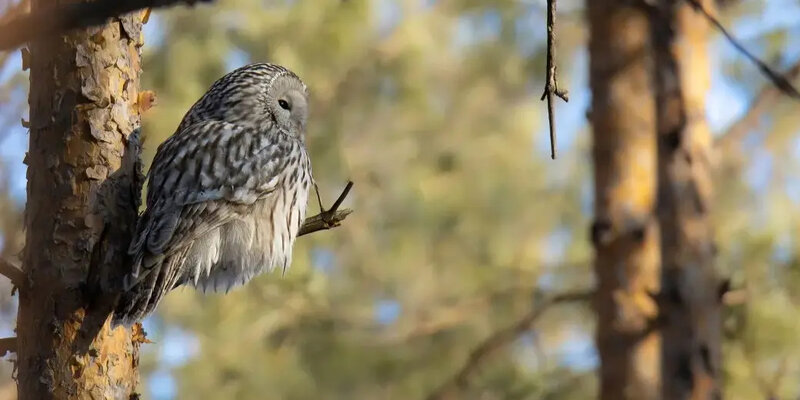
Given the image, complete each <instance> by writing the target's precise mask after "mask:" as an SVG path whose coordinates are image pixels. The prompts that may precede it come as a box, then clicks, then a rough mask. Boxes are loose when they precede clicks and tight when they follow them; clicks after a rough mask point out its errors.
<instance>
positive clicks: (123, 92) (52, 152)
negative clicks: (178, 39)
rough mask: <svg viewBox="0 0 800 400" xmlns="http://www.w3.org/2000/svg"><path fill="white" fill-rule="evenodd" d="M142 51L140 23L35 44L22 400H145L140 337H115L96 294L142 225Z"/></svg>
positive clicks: (41, 4)
mask: <svg viewBox="0 0 800 400" xmlns="http://www.w3.org/2000/svg"><path fill="white" fill-rule="evenodd" d="M58 3H59V2H58V1H57V0H33V1H32V5H31V7H32V11H33V12H36V11H37V10H43V9H46V8H48V7H52V6H55V5H57V4H58ZM141 45H142V34H141V19H140V15H139V14H138V13H136V14H131V15H127V16H124V17H121V18H116V19H114V20H112V21H111V22H109V23H108V24H106V25H103V26H99V27H96V28H91V29H88V30H84V31H77V32H72V33H70V34H69V35H67V36H54V37H50V38H47V39H42V40H39V41H36V42H35V43H31V45H30V79H31V86H30V87H31V89H30V97H29V103H30V115H31V121H30V147H29V151H28V154H27V157H26V163H27V165H28V202H27V209H26V213H25V225H26V235H27V236H26V246H25V251H24V260H23V262H24V269H25V272H26V273H27V276H28V286H27V287H25V288H22V289H21V292H20V305H19V316H18V321H17V335H18V338H19V342H18V360H19V362H18V368H19V369H18V389H19V398H20V399H23V400H24V399H37V400H38V399H129V398H136V397H137V396H138V395H137V394H136V393H135V388H136V385H137V383H138V372H137V366H138V348H139V344H140V343H141V341H142V340H143V332H142V331H141V328H140V326H135V327H134V328H133V331H130V330H126V329H124V328H117V329H116V330H113V331H112V330H110V329H109V327H108V321H107V318H106V317H107V316H108V311H109V310H110V307H111V305H113V304H112V303H113V301H114V299H113V296H112V297H111V298H109V296H108V295H102V294H101V293H100V292H99V291H98V290H97V288H98V284H99V283H101V282H104V283H108V282H112V281H113V279H112V278H113V275H114V274H115V273H116V272H117V271H119V270H120V269H122V263H123V262H124V254H125V249H126V247H127V244H128V241H129V232H130V231H131V227H132V225H133V224H134V223H135V218H136V211H137V209H136V207H137V205H138V201H139V192H138V190H139V188H140V186H138V185H139V183H140V181H141V171H140V164H139V162H138V131H137V133H136V134H132V133H133V132H134V130H135V129H137V128H138V126H139V113H138V111H137V105H136V101H137V97H138V87H139V74H140V69H141V68H140V48H141Z"/></svg>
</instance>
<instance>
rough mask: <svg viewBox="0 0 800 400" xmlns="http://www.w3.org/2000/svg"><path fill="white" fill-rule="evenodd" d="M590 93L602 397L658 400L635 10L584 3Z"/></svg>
mask: <svg viewBox="0 0 800 400" xmlns="http://www.w3.org/2000/svg"><path fill="white" fill-rule="evenodd" d="M586 5H587V9H588V18H589V24H590V36H589V37H590V43H589V52H590V57H591V62H590V84H591V89H592V111H591V116H590V119H591V123H592V131H593V151H592V155H593V158H594V166H595V168H594V178H595V221H594V223H593V225H592V230H591V234H592V242H593V245H594V247H595V252H596V260H595V271H596V274H597V282H598V293H597V297H596V299H595V308H596V310H597V315H598V322H597V337H596V340H597V348H598V351H599V353H600V361H601V365H600V398H601V399H607V400H625V399H631V400H634V399H635V400H648V399H657V398H660V387H659V380H660V372H659V371H660V369H659V367H660V361H659V348H660V347H659V346H660V343H659V335H658V334H657V333H656V332H655V331H654V329H653V327H654V325H655V324H654V323H653V321H654V320H655V318H656V316H657V307H656V304H655V301H654V300H653V296H652V294H653V293H656V292H658V284H659V237H658V226H657V222H656V220H655V216H654V215H653V212H654V209H655V197H656V135H655V132H656V131H655V115H654V110H655V105H654V102H653V100H654V97H653V91H652V87H651V69H650V65H651V64H650V47H649V40H648V37H649V33H650V28H649V22H648V17H647V15H645V13H644V12H642V11H641V8H639V7H637V5H636V4H634V3H633V2H629V1H624V0H587V2H586Z"/></svg>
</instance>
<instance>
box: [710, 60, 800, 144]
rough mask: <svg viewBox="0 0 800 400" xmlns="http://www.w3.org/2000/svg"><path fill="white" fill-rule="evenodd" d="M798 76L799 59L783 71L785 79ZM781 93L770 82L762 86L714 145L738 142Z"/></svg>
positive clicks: (799, 68) (799, 69)
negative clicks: (747, 106) (739, 116)
mask: <svg viewBox="0 0 800 400" xmlns="http://www.w3.org/2000/svg"><path fill="white" fill-rule="evenodd" d="M798 76H800V60H798V61H796V62H795V63H794V65H792V66H791V67H789V69H787V70H786V72H784V73H783V78H784V79H786V80H787V81H791V80H794V79H797V77H798ZM781 93H782V91H781V90H780V89H779V88H778V87H776V86H774V85H771V84H770V85H766V86H765V87H764V88H762V89H761V91H760V92H759V93H758V95H757V96H756V98H755V99H754V100H753V102H752V103H751V104H750V108H749V109H748V110H747V112H746V113H745V114H744V115H743V116H742V117H741V118H739V120H738V121H736V122H734V123H733V124H732V125H731V126H730V127H729V128H728V129H727V130H726V131H725V132H724V133H723V134H721V135H719V136H718V137H717V139H716V140H715V141H714V144H715V146H717V147H718V148H722V149H727V148H729V147H730V146H732V145H733V144H735V143H738V142H740V141H741V140H742V139H743V138H744V137H745V135H747V133H748V132H749V131H750V130H751V129H753V128H754V127H755V126H756V125H758V122H759V119H760V117H761V116H762V115H763V114H764V113H765V112H767V111H769V110H770V109H771V108H772V106H773V105H774V104H775V103H777V102H778V99H779V98H780V96H781Z"/></svg>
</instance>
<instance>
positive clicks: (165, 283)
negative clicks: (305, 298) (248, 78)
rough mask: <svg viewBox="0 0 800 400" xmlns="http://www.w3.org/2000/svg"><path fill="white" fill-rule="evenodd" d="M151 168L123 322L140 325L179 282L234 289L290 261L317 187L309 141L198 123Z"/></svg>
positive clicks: (165, 149) (132, 251)
mask: <svg viewBox="0 0 800 400" xmlns="http://www.w3.org/2000/svg"><path fill="white" fill-rule="evenodd" d="M150 171H151V172H150V176H149V186H148V195H147V210H146V212H145V213H144V214H143V215H142V217H141V219H140V221H139V224H138V226H137V234H136V236H135V237H134V240H133V241H132V243H131V246H130V248H129V253H130V254H131V256H132V258H133V260H134V261H133V265H132V269H131V271H130V273H129V274H128V276H127V277H126V282H125V286H126V291H127V292H128V293H125V294H123V300H122V301H121V302H120V306H121V307H122V309H118V310H117V311H116V312H115V315H116V316H117V317H118V318H117V319H119V321H118V323H126V324H127V323H130V322H132V321H135V320H139V319H141V318H142V317H143V316H144V315H146V314H148V313H149V312H151V311H152V310H153V309H154V308H155V306H156V305H157V304H158V302H159V301H160V299H161V298H162V297H163V296H164V295H165V294H166V293H167V292H168V291H170V290H171V289H173V288H174V287H176V286H179V285H183V284H193V285H195V286H196V287H199V288H202V289H203V290H213V291H221V290H224V291H228V290H230V289H231V288H233V287H236V286H238V285H241V284H244V283H246V282H247V281H249V280H250V279H251V278H253V277H254V276H256V275H257V274H259V273H261V272H263V271H265V270H272V269H273V268H275V267H277V266H280V267H281V268H282V269H283V270H284V271H285V270H286V268H287V267H288V266H289V265H290V264H291V260H292V245H293V243H294V240H295V238H296V237H297V233H298V232H299V229H300V226H301V225H302V223H303V221H304V219H305V215H306V203H307V199H308V192H309V188H310V186H311V182H312V177H311V163H310V161H309V157H308V154H307V152H306V149H305V145H304V143H303V142H302V141H301V140H299V139H297V138H295V137H292V136H290V135H288V134H285V133H284V132H281V131H279V130H274V129H267V130H265V131H262V132H257V131H254V130H252V129H249V128H243V127H239V126H236V125H232V124H229V123H225V122H220V121H204V122H198V123H195V124H192V125H190V126H188V127H187V128H186V129H185V130H184V131H182V132H179V133H177V134H176V135H174V136H172V137H171V138H170V139H169V140H167V141H166V142H165V143H164V144H163V145H162V146H160V147H159V150H158V153H157V156H156V158H155V159H154V162H153V166H152V167H151V170H150ZM126 296H128V297H130V299H125V297H126Z"/></svg>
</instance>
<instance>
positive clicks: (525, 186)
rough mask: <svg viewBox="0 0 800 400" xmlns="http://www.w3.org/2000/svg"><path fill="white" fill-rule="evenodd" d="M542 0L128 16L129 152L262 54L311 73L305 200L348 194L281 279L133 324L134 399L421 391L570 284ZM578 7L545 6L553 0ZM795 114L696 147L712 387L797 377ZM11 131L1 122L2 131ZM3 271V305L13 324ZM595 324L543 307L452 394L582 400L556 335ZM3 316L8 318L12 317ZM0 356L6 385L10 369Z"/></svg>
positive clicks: (591, 386) (351, 3) (777, 35)
mask: <svg viewBox="0 0 800 400" xmlns="http://www.w3.org/2000/svg"><path fill="white" fill-rule="evenodd" d="M542 3H543V2H528V1H516V0H514V1H512V0H501V1H479V0H461V1H453V0H438V1H425V0H414V1H411V0H402V1H401V0H375V1H368V0H345V1H341V0H336V1H334V0H292V1H289V0H284V1H279V0H261V1H255V0H222V1H219V2H216V3H214V5H213V6H198V7H195V8H183V7H180V8H175V9H171V10H168V11H164V12H161V11H158V12H155V13H154V20H153V21H151V23H150V24H151V25H150V26H148V28H155V29H150V30H149V31H148V33H151V32H153V31H155V32H157V33H158V34H159V35H163V37H161V38H159V40H158V41H157V43H154V42H156V40H155V39H156V38H155V37H154V35H148V36H146V38H145V42H146V43H147V44H146V46H145V52H146V59H145V65H144V78H145V80H144V83H143V89H149V90H154V91H155V92H156V93H157V95H158V105H157V107H156V108H154V109H152V110H150V111H149V112H148V114H147V115H146V116H145V118H144V119H145V129H144V130H145V135H146V143H145V147H146V148H145V159H146V160H149V159H151V158H152V156H153V154H154V152H155V149H156V147H157V145H158V144H159V143H160V142H161V141H163V140H164V139H165V138H166V137H167V136H168V135H170V134H171V133H172V131H173V130H174V129H175V127H176V126H177V124H178V121H179V120H180V118H181V117H182V116H183V114H184V112H185V111H186V110H187V109H188V108H189V107H190V106H191V104H192V102H194V101H195V100H196V99H197V98H198V97H199V96H200V95H201V94H202V93H203V92H204V91H205V90H206V89H207V88H208V86H209V85H210V83H211V82H213V81H214V80H215V79H216V78H218V77H219V76H221V75H222V74H223V73H225V72H226V71H227V70H229V69H230V68H232V67H235V66H238V65H231V64H230V60H231V59H233V60H239V61H241V62H244V61H242V60H244V59H246V60H249V61H273V62H277V63H281V64H285V65H287V66H289V67H290V68H292V69H293V70H295V71H296V72H298V74H299V75H300V76H301V77H302V78H303V79H304V80H305V81H306V83H307V84H308V86H309V88H310V89H311V93H312V101H313V103H312V116H311V121H310V132H309V136H308V140H309V143H310V146H311V155H312V160H313V166H314V171H315V176H316V178H317V181H318V182H319V183H320V185H321V191H322V195H323V201H325V202H326V203H327V204H329V203H330V202H331V201H332V200H333V199H334V198H335V197H336V196H337V195H338V193H339V191H340V190H341V188H342V187H343V186H344V183H345V181H346V180H347V179H352V180H353V181H354V182H355V184H356V186H355V188H354V191H353V192H352V193H351V196H350V199H349V200H348V203H347V204H346V206H348V207H351V208H354V209H355V210H356V211H355V213H354V214H353V215H351V216H350V217H349V218H348V219H347V220H346V221H345V222H344V224H343V226H341V227H339V228H337V229H335V230H333V231H328V232H320V233H316V234H313V235H311V236H305V237H302V238H301V239H299V242H298V244H297V247H296V249H295V260H294V263H293V265H292V268H291V269H290V270H289V272H288V273H287V274H286V276H285V277H281V276H280V274H278V273H276V274H273V275H267V276H262V277H259V278H257V279H256V280H254V281H253V282H251V283H250V284H248V285H247V286H245V287H244V288H241V289H239V290H236V291H234V292H231V293H230V294H228V295H226V296H221V295H202V294H198V293H195V292H194V291H192V290H178V291H176V292H175V293H173V294H171V295H170V296H168V298H167V300H166V302H165V303H164V304H163V305H162V307H161V309H160V310H159V314H158V316H157V317H156V318H153V319H151V320H150V321H148V329H149V331H150V333H151V339H152V340H154V341H155V342H156V343H155V344H151V345H145V347H144V352H145V355H144V359H143V361H142V366H143V370H144V371H143V377H145V382H144V383H145V388H144V391H145V396H146V397H147V396H148V391H147V389H148V388H149V389H153V392H152V393H156V392H157V389H158V387H159V386H160V385H159V384H158V383H156V382H155V381H147V380H146V377H148V376H155V375H151V374H154V373H156V372H159V373H160V372H163V371H164V370H168V371H169V372H170V373H171V374H173V376H174V377H176V379H177V384H178V387H177V397H178V398H181V399H244V400H246V399H419V398H424V396H426V395H427V394H428V393H430V392H431V391H432V390H433V389H434V388H435V387H437V386H438V385H440V384H441V383H442V382H444V381H445V380H447V379H449V378H450V377H451V376H452V374H454V373H455V372H456V371H457V370H458V368H460V367H461V366H462V365H463V363H464V362H466V358H467V355H468V353H469V351H470V350H471V349H472V348H473V347H474V346H475V345H476V344H477V343H479V342H480V341H482V340H483V339H485V338H486V337H488V336H489V335H491V334H492V332H494V331H496V330H497V329H500V328H502V327H505V326H507V325H509V324H511V323H513V322H514V321H516V320H517V319H518V318H520V316H522V315H523V314H524V313H526V312H527V311H528V310H529V309H530V307H531V305H532V304H534V303H536V301H535V299H534V296H533V295H532V291H533V290H534V289H535V288H538V289H540V290H542V291H547V292H560V291H564V290H569V289H570V288H574V287H581V288H583V287H587V286H589V285H591V282H592V280H593V274H592V271H591V268H590V266H591V257H592V252H591V248H590V245H589V243H588V241H587V239H586V238H587V232H586V231H587V228H588V220H589V218H590V217H591V212H592V210H591V206H590V205H587V204H585V203H587V198H588V197H589V196H590V194H591V192H592V191H591V188H590V184H589V182H591V166H590V162H589V158H590V157H589V146H590V143H589V142H588V134H587V133H586V132H585V131H583V130H582V129H581V130H579V131H578V132H577V133H574V132H573V133H572V136H576V137H575V138H574V139H573V140H572V141H571V142H572V145H571V146H569V147H564V146H563V145H562V146H561V147H560V149H559V150H560V151H559V154H560V158H559V160H557V161H555V162H553V161H549V159H548V158H547V156H548V152H547V150H546V147H545V146H542V143H544V140H545V135H546V133H545V131H544V130H543V128H545V125H544V124H543V122H544V121H545V119H544V116H543V104H542V103H540V102H539V95H540V94H541V92H540V91H541V88H542V82H541V81H540V79H541V77H542V76H543V68H544V59H543V55H542V54H541V49H542V46H543V42H542V38H543V37H544V18H545V14H544V12H543V9H542V7H541V5H540V4H542ZM577 3H579V2H575V1H573V2H570V1H560V2H559V4H560V6H561V8H562V10H565V9H571V10H574V9H578V8H579V6H576V4H577ZM761 6H762V2H739V3H737V4H736V5H734V6H731V7H732V8H729V9H725V10H722V11H723V13H724V17H727V18H726V19H724V22H725V23H726V24H728V25H735V22H736V21H738V20H739V19H740V18H744V17H750V18H754V17H756V16H757V15H758V14H759V13H760V12H761V9H760V7H761ZM559 22H560V26H559V27H558V33H559V44H558V47H559V54H560V56H561V57H560V59H559V65H560V67H561V68H560V70H559V72H560V75H561V76H562V79H563V80H564V82H563V83H562V85H563V86H565V87H567V88H568V89H570V91H571V93H572V94H573V103H570V105H568V106H562V105H559V109H558V110H559V113H560V115H562V116H563V115H564V113H566V110H567V109H569V108H574V107H579V106H580V104H581V103H580V98H581V93H583V94H584V95H585V94H586V91H587V90H588V89H587V88H586V87H580V86H577V82H585V79H581V80H578V79H577V78H582V77H577V76H576V77H570V74H571V73H573V72H576V71H575V70H574V69H573V68H572V65H573V64H574V63H577V62H578V61H579V58H576V57H574V54H576V52H578V51H582V50H585V43H586V37H585V32H584V31H583V27H582V25H583V24H582V21H581V20H580V19H577V18H574V17H560V20H559ZM154 24H155V26H154ZM734 32H735V31H734ZM788 36H790V35H787V34H786V33H785V29H780V28H779V29H777V30H776V31H775V32H767V33H766V35H765V36H764V37H763V38H750V39H751V40H750V41H748V42H747V44H748V45H750V46H758V45H761V46H762V47H763V48H764V49H765V50H764V51H762V52H761V53H760V54H762V55H764V56H765V57H766V58H767V59H771V58H774V57H773V54H776V53H778V54H779V53H782V52H785V51H786V50H785V47H786V46H787V45H788V43H787V41H788V42H791V40H790V39H789V38H788ZM717 47H721V48H727V47H726V45H725V44H724V43H721V44H720V46H717ZM12 57H18V56H17V55H12ZM2 60H5V61H6V63H7V62H8V61H7V60H8V58H5V57H3V55H2V54H0V61H2ZM583 62H585V58H584V59H583ZM0 70H2V69H0ZM577 72H578V73H585V71H582V70H580V69H578V70H577ZM712 73H713V74H715V75H719V74H723V75H724V76H725V77H727V78H728V80H734V81H737V82H738V84H739V86H740V87H741V88H743V89H744V91H745V92H744V93H742V95H744V96H745V98H747V99H750V98H753V97H754V96H755V93H756V92H757V91H758V90H759V88H760V86H761V85H762V84H763V82H764V81H763V80H759V79H754V78H753V77H754V76H756V75H757V71H755V69H753V68H752V67H751V66H749V65H748V64H746V63H745V62H743V61H742V60H741V58H739V57H724V58H723V59H722V61H720V62H719V65H715V70H714V71H713V72H712ZM0 76H3V77H5V75H0ZM570 78H575V79H572V81H570ZM24 83H25V77H24V75H23V74H22V73H19V74H11V77H10V78H9V79H7V80H5V81H3V82H0V104H2V105H3V107H2V108H3V111H2V115H0V117H1V118H2V121H1V122H2V123H3V125H2V128H3V129H2V130H3V131H5V130H6V127H7V126H11V125H14V126H16V125H17V123H18V121H19V118H20V116H21V115H20V114H21V113H20V112H18V111H19V110H23V109H24V107H25V99H24V96H20V95H19V93H23V94H24V88H25V86H24ZM573 83H574V84H573ZM15 93H16V95H15ZM584 97H585V96H584ZM576 102H577V103H576ZM584 104H585V102H584ZM573 111H574V110H573ZM796 111H797V109H796V104H794V103H789V102H783V103H781V104H780V105H779V106H777V107H774V108H773V109H772V110H770V112H769V113H768V117H769V118H767V119H766V123H765V124H763V125H762V126H760V127H757V128H755V129H753V132H752V134H751V135H748V138H747V141H746V142H745V143H744V144H742V145H741V146H740V147H739V148H736V149H732V150H731V152H729V153H725V154H720V155H719V156H720V159H719V160H717V161H719V163H718V164H717V168H718V176H717V182H716V191H717V197H716V203H715V204H714V214H715V226H716V233H717V235H716V236H717V241H718V246H719V257H718V266H719V268H720V270H721V271H722V272H723V274H725V275H726V276H730V277H731V280H732V283H733V286H735V287H737V288H745V289H746V291H747V296H746V300H745V302H744V303H742V304H736V305H731V306H729V307H727V308H726V311H725V321H724V323H725V342H724V360H723V371H724V379H725V392H726V397H727V398H730V399H733V400H738V399H741V400H749V399H754V398H765V397H767V395H774V396H776V397H777V398H795V397H797V396H798V395H800V387H798V386H797V385H796V384H795V383H794V381H793V380H792V379H791V377H794V376H797V374H798V373H800V346H798V345H797V343H796V342H797V339H796V338H797V337H798V335H799V334H800V325H798V322H797V321H800V318H798V312H797V310H798V305H800V295H798V293H800V261H798V255H797V245H796V243H797V235H798V231H797V229H798V226H800V225H798V222H800V213H798V211H797V210H798V208H797V203H798V200H799V199H798V196H799V195H798V191H797V190H798V189H797V187H798V186H797V185H798V182H800V180H798V178H800V177H799V176H798V175H797V171H800V165H799V164H798V163H799V162H798V161H797V160H798V157H797V149H798V143H800V142H799V141H798V138H797V134H798V131H797V128H796V127H797V126H798V124H799V123H800V121H798V118H800V117H799V115H800V114H798V113H797V112H796ZM570 115H581V113H580V112H572V113H571V114H570ZM564 125H566V124H562V125H561V127H560V128H562V129H561V133H562V135H570V133H569V132H566V133H565V132H564V129H563V126H564ZM578 125H582V124H578ZM8 140H9V139H7V138H5V137H4V132H2V131H0V148H3V146H8V145H9V144H8V143H10V142H9V141H8ZM562 144H563V143H562ZM22 150H24V149H21V150H20V151H22ZM3 154H4V155H6V154H8V153H6V152H3ZM765 165H767V166H768V167H769V168H765ZM7 167H8V166H7V165H5V164H0V172H1V174H0V176H2V177H3V178H0V192H2V195H0V232H1V233H2V239H3V240H2V245H0V246H2V248H3V251H2V256H3V257H6V258H12V259H13V257H14V255H15V254H17V252H19V251H20V249H21V248H22V244H23V243H22V239H23V236H24V235H23V234H22V231H21V222H22V220H21V205H20V204H17V203H15V202H14V201H13V200H12V199H11V196H9V195H8V193H7V192H8V185H6V180H5V177H6V176H9V171H11V170H13V169H9V168H7ZM764 171H766V172H764ZM753 182H756V183H758V184H755V185H754V184H753ZM315 204H316V202H315V201H313V200H312V201H311V202H310V211H311V212H314V211H315V210H316V206H315ZM561 247H563V249H562V248H561ZM4 282H5V281H2V282H0V284H2V285H6V283H4ZM7 289H8V288H7V286H3V287H0V294H2V295H3V297H2V298H0V306H2V308H0V311H3V314H2V315H3V320H4V321H11V320H12V316H13V313H10V312H8V311H10V310H12V309H13V304H14V303H13V299H11V297H10V296H8V293H9V290H7ZM6 317H7V318H6ZM592 319H593V316H592V313H591V309H590V308H589V307H588V305H587V304H582V305H577V306H573V307H559V308H557V309H554V310H551V311H549V312H548V313H547V314H545V315H544V316H543V317H542V319H540V320H538V321H537V323H536V325H535V326H534V328H533V329H532V330H531V331H530V332H529V333H527V334H526V335H524V336H523V337H521V338H520V339H519V340H517V341H516V342H514V343H512V344H511V345H510V346H508V347H505V348H503V349H501V350H500V351H499V352H498V353H497V354H496V356H495V357H491V358H490V359H489V360H488V361H487V362H486V363H485V364H483V365H482V367H481V368H480V369H479V370H478V372H477V374H476V375H475V376H474V377H472V378H471V379H470V382H469V385H468V387H467V388H465V390H464V392H463V393H462V395H461V396H459V398H461V399H467V400H469V399H500V398H503V399H588V398H592V397H593V396H594V394H595V393H596V390H597V388H596V381H597V378H596V376H595V374H594V371H593V370H592V367H593V366H594V365H593V362H592V358H593V357H594V354H591V353H588V354H582V353H578V354H575V353H574V350H571V349H570V346H573V345H574V344H576V342H577V343H579V342H580V340H584V341H585V340H591V338H592V334H593V333H592V332H593V329H594V327H593V323H592ZM2 327H3V328H4V329H5V330H8V332H6V333H7V334H10V333H11V332H10V329H6V328H10V327H11V323H8V324H4V325H3V326H2ZM176 329H180V331H181V332H186V333H188V335H189V337H193V338H194V339H193V340H196V341H197V343H198V345H199V346H198V348H197V349H196V352H195V353H194V355H193V357H191V358H190V359H189V360H188V362H187V363H185V364H181V363H178V364H177V365H175V364H174V363H173V361H172V360H171V358H170V356H169V354H170V352H174V351H176V350H175V349H176V348H179V347H181V346H178V345H177V344H176V343H175V339H174V337H175V332H176ZM180 337H183V336H180ZM183 338H184V339H185V337H183ZM189 342H191V341H189ZM189 347H191V346H189ZM568 355H569V356H570V357H567V356H568ZM576 357H577V358H579V359H580V360H578V361H579V362H576V360H575V358H576ZM4 364H5V363H4ZM587 366H588V368H587ZM0 373H2V376H3V377H4V380H5V381H6V382H8V379H10V373H11V368H10V364H9V365H4V366H3V367H2V370H1V371H0ZM3 393H5V392H3ZM2 396H3V394H0V397H2Z"/></svg>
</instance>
